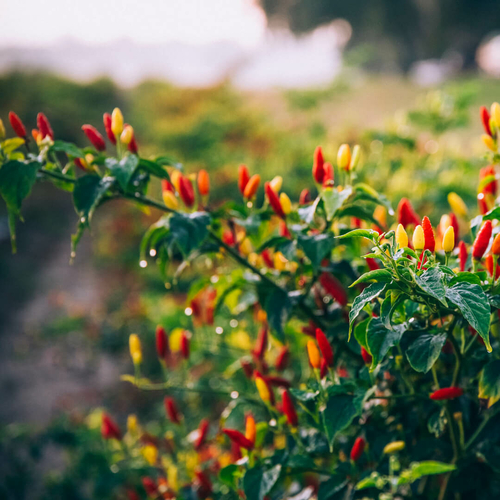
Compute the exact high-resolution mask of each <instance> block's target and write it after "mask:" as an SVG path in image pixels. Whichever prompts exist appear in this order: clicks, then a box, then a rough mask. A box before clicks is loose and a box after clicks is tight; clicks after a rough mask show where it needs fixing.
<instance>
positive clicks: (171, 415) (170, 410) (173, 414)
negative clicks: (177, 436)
mask: <svg viewBox="0 0 500 500" xmlns="http://www.w3.org/2000/svg"><path fill="white" fill-rule="evenodd" d="M163 403H164V405H165V412H166V414H167V417H168V419H169V420H170V422H172V423H173V424H180V423H181V415H180V413H179V410H178V409H177V405H176V404H175V400H174V398H172V397H169V396H165V399H164V400H163Z"/></svg>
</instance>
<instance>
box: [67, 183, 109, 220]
mask: <svg viewBox="0 0 500 500" xmlns="http://www.w3.org/2000/svg"><path fill="white" fill-rule="evenodd" d="M114 182H115V180H114V179H113V178H112V177H104V178H102V179H101V178H100V177H99V176H97V175H85V176H83V177H80V178H79V179H77V181H76V183H75V189H74V190H73V202H74V204H75V209H76V211H77V213H78V215H79V216H80V217H81V218H82V220H81V221H80V222H81V223H82V224H86V225H88V224H90V220H91V219H92V215H93V214H94V211H95V209H96V208H97V207H98V205H99V203H100V202H101V201H102V199H103V198H104V195H105V194H106V192H107V191H108V189H109V188H110V187H111V186H112V185H113V184H114ZM83 219H85V220H83Z"/></svg>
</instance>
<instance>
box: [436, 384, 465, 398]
mask: <svg viewBox="0 0 500 500" xmlns="http://www.w3.org/2000/svg"><path fill="white" fill-rule="evenodd" d="M463 393H464V390H463V389H462V388H461V387H443V388H442V389H438V390H437V391H434V392H433V393H432V394H431V395H430V396H429V397H430V398H431V399H433V400H434V401H444V400H446V399H455V398H459V397H460V396H462V395H463Z"/></svg>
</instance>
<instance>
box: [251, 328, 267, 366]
mask: <svg viewBox="0 0 500 500" xmlns="http://www.w3.org/2000/svg"><path fill="white" fill-rule="evenodd" d="M267 343H268V331H267V325H263V326H262V328H261V329H260V332H259V336H258V338H257V342H256V344H255V349H254V351H253V354H254V356H255V357H256V358H257V359H264V354H265V353H266V349H267Z"/></svg>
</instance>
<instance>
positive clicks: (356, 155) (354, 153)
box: [350, 144, 361, 170]
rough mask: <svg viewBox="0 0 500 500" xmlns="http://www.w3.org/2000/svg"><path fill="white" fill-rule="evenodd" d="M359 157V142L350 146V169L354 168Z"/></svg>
mask: <svg viewBox="0 0 500 500" xmlns="http://www.w3.org/2000/svg"><path fill="white" fill-rule="evenodd" d="M360 158H361V148H360V147H359V144H356V145H355V146H354V147H353V148H352V156H351V165H350V170H353V169H354V168H356V167H357V166H358V163H359V159H360Z"/></svg>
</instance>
